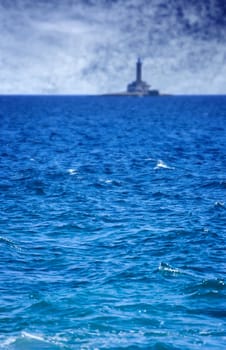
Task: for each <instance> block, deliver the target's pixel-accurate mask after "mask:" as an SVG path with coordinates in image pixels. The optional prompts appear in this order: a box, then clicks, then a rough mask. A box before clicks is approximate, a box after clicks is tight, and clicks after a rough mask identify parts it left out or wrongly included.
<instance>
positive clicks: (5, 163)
mask: <svg viewBox="0 0 226 350" xmlns="http://www.w3.org/2000/svg"><path fill="white" fill-rule="evenodd" d="M0 213H1V215H0V349H4V350H42V349H44V350H60V349H64V350H74V349H81V350H97V349H112V350H113V349H114V350H117V349H130V350H136V349H150V350H179V349H180V350H193V349H195V350H196V349H199V350H200V349H204V350H208V349H210V350H219V349H225V346H226V345H225V344H226V327H225V326H226V302H225V296H226V287H225V272H226V271H225V267H226V264H225V238H226V96H159V97H132V96H0Z"/></svg>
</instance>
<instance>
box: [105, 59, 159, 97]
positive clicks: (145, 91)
mask: <svg viewBox="0 0 226 350" xmlns="http://www.w3.org/2000/svg"><path fill="white" fill-rule="evenodd" d="M105 95H107V96H160V93H159V91H158V90H150V85H149V84H148V83H146V82H145V81H143V80H142V62H141V59H140V58H138V60H137V63H136V80H135V81H133V82H132V83H130V84H128V85H127V90H126V91H124V92H115V93H109V94H105Z"/></svg>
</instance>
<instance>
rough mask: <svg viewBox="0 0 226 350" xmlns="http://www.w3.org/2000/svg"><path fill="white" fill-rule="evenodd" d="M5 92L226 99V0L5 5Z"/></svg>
mask: <svg viewBox="0 0 226 350" xmlns="http://www.w3.org/2000/svg"><path fill="white" fill-rule="evenodd" d="M0 33H1V37H0V94H102V93H111V92H119V91H124V90H126V86H127V84H128V83H130V82H132V81H133V80H134V79H135V63H136V60H137V57H138V56H139V57H141V59H142V61H143V80H145V81H146V82H148V83H149V84H150V85H151V87H152V88H153V89H159V90H160V91H161V92H162V93H170V94H226V0H35V1H34V0H0Z"/></svg>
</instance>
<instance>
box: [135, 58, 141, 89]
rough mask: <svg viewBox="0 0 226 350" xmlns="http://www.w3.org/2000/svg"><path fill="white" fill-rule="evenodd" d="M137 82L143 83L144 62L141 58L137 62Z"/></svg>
mask: <svg viewBox="0 0 226 350" xmlns="http://www.w3.org/2000/svg"><path fill="white" fill-rule="evenodd" d="M136 81H137V83H138V82H139V83H140V82H141V81H142V62H141V59H140V57H139V58H138V60H137V69H136Z"/></svg>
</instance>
